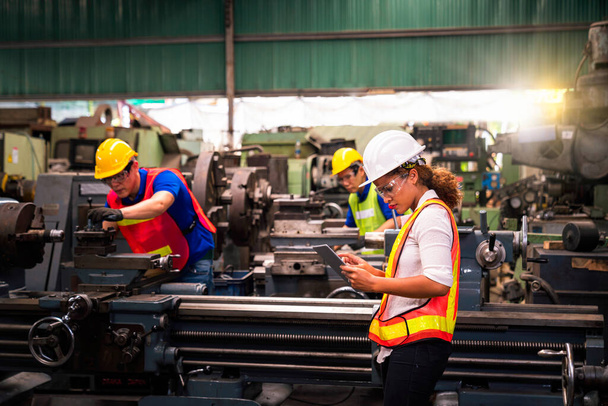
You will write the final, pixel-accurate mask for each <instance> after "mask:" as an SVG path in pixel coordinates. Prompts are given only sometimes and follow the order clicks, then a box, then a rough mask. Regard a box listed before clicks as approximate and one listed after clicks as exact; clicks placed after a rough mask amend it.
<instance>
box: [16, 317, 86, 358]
mask: <svg viewBox="0 0 608 406" xmlns="http://www.w3.org/2000/svg"><path fill="white" fill-rule="evenodd" d="M27 341H28V346H29V349H30V353H31V354H32V355H33V356H34V358H35V359H36V361H38V362H40V363H41V364H44V365H48V366H50V367H57V366H60V365H63V364H65V363H66V362H67V360H68V359H70V357H71V356H72V353H73V352H74V341H75V340H74V332H73V331H72V329H71V328H70V326H68V325H67V323H65V322H64V321H63V320H61V319H60V318H58V317H45V318H43V319H40V320H38V321H37V322H36V323H34V325H33V326H32V327H31V328H30V332H29V335H28V340H27Z"/></svg>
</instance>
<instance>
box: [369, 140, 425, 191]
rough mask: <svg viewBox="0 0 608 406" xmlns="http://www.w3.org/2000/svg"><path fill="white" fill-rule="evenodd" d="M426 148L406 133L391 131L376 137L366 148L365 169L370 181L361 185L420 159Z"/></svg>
mask: <svg viewBox="0 0 608 406" xmlns="http://www.w3.org/2000/svg"><path fill="white" fill-rule="evenodd" d="M424 148H426V147H425V146H424V145H420V144H419V143H418V141H416V140H415V139H414V137H412V136H411V135H409V134H408V133H406V132H405V131H397V130H389V131H383V132H381V133H380V134H378V135H376V136H375V137H374V138H372V139H371V141H370V142H369V143H368V144H367V147H365V152H364V153H363V169H365V173H366V174H367V178H368V180H367V181H366V182H364V183H362V184H361V185H359V187H361V186H365V185H367V184H368V183H371V182H373V181H375V180H376V179H379V178H380V177H382V176H384V175H386V174H387V173H389V172H390V171H392V170H393V169H395V168H397V167H399V166H401V164H403V163H405V162H408V161H415V160H416V159H418V158H420V153H421V152H422V151H424Z"/></svg>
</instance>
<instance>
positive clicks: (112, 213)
mask: <svg viewBox="0 0 608 406" xmlns="http://www.w3.org/2000/svg"><path fill="white" fill-rule="evenodd" d="M88 216H89V218H90V219H91V221H92V222H93V223H101V222H102V221H120V220H122V219H123V216H122V212H121V211H120V210H118V209H110V208H108V207H98V208H96V209H92V210H89V214H88Z"/></svg>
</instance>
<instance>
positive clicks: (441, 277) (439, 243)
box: [378, 190, 453, 362]
mask: <svg viewBox="0 0 608 406" xmlns="http://www.w3.org/2000/svg"><path fill="white" fill-rule="evenodd" d="M437 197H438V196H437V193H435V191H434V190H429V191H427V192H426V193H425V194H423V195H422V197H421V198H420V201H418V206H417V207H416V208H418V207H420V206H421V205H422V203H424V202H425V201H427V200H429V199H433V198H437ZM403 223H405V219H403ZM452 241H453V233H452V221H451V219H450V215H449V214H448V212H447V211H446V210H445V208H443V207H442V206H439V205H436V204H433V205H430V206H428V207H426V208H425V209H424V210H422V211H421V212H420V214H419V215H418V217H417V218H416V220H415V221H414V224H413V225H412V229H411V230H410V234H409V236H408V238H407V240H406V242H405V245H404V246H403V250H402V251H401V255H400V256H399V262H398V263H397V272H396V273H395V278H408V277H412V276H417V275H424V276H426V277H427V278H429V279H431V280H433V281H435V282H437V283H441V284H442V285H445V286H448V287H451V286H452V283H453V279H452V256H451V251H452ZM427 301H428V299H414V298H409V297H402V296H395V295H391V297H390V300H389V303H388V308H387V309H386V312H385V315H384V317H385V318H391V317H394V316H396V315H399V314H401V313H403V312H405V311H407V310H410V309H413V308H416V307H419V306H422V305H423V304H424V303H426V302H427ZM391 352H392V350H391V349H390V348H386V347H381V350H380V354H379V355H378V362H382V361H384V359H385V358H386V357H388V356H389V355H390V353H391Z"/></svg>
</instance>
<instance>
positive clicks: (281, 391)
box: [255, 384, 383, 406]
mask: <svg viewBox="0 0 608 406" xmlns="http://www.w3.org/2000/svg"><path fill="white" fill-rule="evenodd" d="M290 392H291V393H290ZM286 396H287V399H285V397H286ZM283 399H284V400H283ZM255 400H256V402H258V403H260V405H262V406H278V405H280V406H302V405H315V406H330V405H332V406H333V405H335V406H363V405H365V406H382V401H383V396H382V389H381V388H367V387H353V386H326V385H294V386H293V390H292V388H291V387H290V385H282V384H264V390H263V392H262V394H261V395H260V396H258V398H256V399H255Z"/></svg>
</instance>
